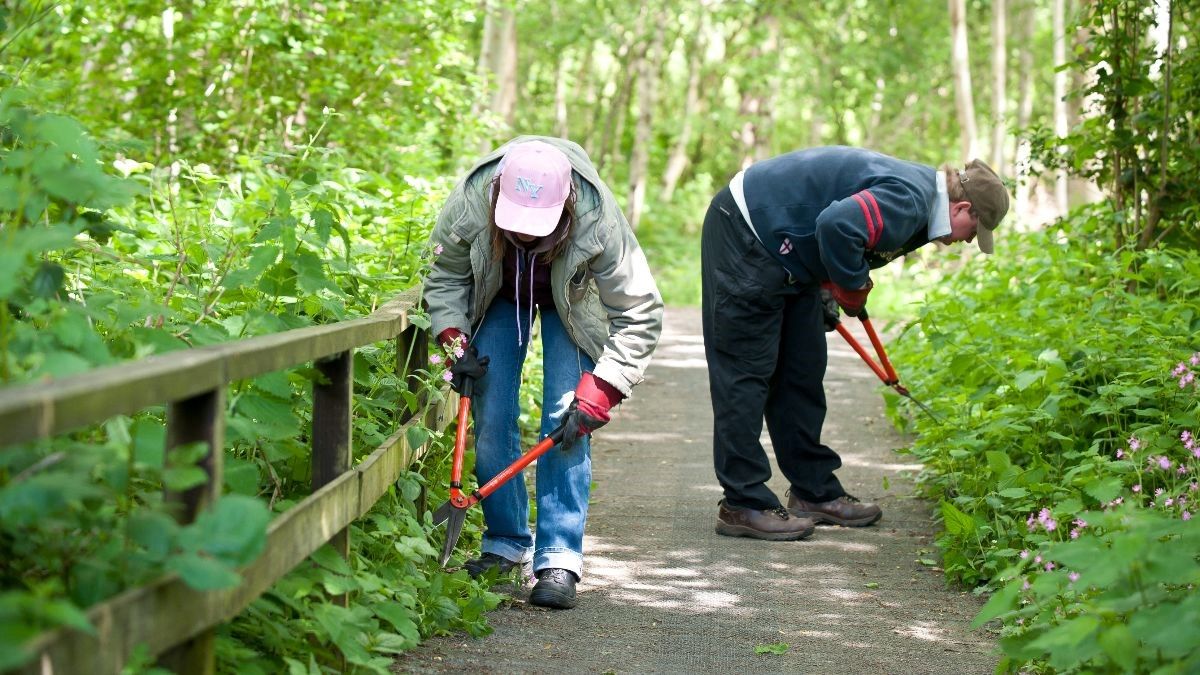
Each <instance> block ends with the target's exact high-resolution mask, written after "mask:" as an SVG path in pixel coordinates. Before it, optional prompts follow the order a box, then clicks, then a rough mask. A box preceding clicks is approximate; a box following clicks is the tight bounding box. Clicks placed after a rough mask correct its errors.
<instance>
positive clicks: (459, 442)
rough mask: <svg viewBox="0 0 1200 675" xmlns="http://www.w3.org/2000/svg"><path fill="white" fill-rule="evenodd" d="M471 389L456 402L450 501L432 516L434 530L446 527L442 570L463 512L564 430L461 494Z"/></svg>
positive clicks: (464, 515)
mask: <svg viewBox="0 0 1200 675" xmlns="http://www.w3.org/2000/svg"><path fill="white" fill-rule="evenodd" d="M473 385H474V382H473V381H472V380H470V379H468V380H466V381H465V382H464V383H463V391H462V395H461V396H460V398H459V399H458V431H457V432H456V433H455V436H454V460H453V462H454V463H453V464H452V465H451V467H450V499H449V500H447V501H446V503H444V504H442V505H441V506H439V507H438V509H437V510H436V511H434V512H433V525H434V527H437V526H438V525H441V524H442V523H446V542H445V543H444V544H443V545H442V557H441V564H442V566H443V567H444V566H445V565H446V561H448V560H450V553H451V552H452V551H453V550H454V545H455V544H457V543H458V538H459V536H460V535H461V534H462V529H463V522H464V521H465V520H466V518H467V509H469V508H471V507H472V506H474V505H476V504H478V503H479V502H480V501H482V500H484V499H486V498H487V496H488V495H490V494H492V493H493V492H495V491H496V489H497V488H499V487H500V486H501V485H503V484H504V483H506V482H508V480H509V479H511V478H512V477H513V476H515V475H517V474H518V473H520V472H521V471H522V470H523V469H524V468H525V467H527V466H529V464H530V463H531V462H533V460H535V459H537V458H538V457H541V456H542V455H543V454H545V453H546V451H547V450H549V449H550V448H552V447H554V446H555V444H557V443H560V442H562V437H563V432H564V427H563V426H561V425H560V426H559V427H558V428H557V429H555V430H554V431H552V432H550V435H549V436H547V437H546V438H544V439H542V441H541V442H540V443H538V444H537V445H535V446H533V447H532V448H530V449H529V451H528V452H526V453H525V454H523V455H521V456H520V457H518V458H517V459H516V461H514V462H513V463H512V464H509V465H508V467H506V468H505V469H504V470H503V471H501V472H500V473H498V474H496V476H495V477H493V478H492V479H491V480H489V481H488V482H487V483H484V484H483V485H481V486H480V487H479V488H478V489H476V490H475V491H474V492H472V493H471V494H470V495H467V494H465V493H464V492H463V490H462V468H463V455H464V454H466V449H467V416H468V414H469V412H470V410H471V393H472V389H473V388H474V387H473Z"/></svg>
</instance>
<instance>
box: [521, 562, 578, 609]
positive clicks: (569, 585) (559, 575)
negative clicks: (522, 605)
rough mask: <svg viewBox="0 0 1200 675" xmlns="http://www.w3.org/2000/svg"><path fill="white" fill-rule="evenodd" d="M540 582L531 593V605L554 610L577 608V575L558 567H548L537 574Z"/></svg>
mask: <svg viewBox="0 0 1200 675" xmlns="http://www.w3.org/2000/svg"><path fill="white" fill-rule="evenodd" d="M537 578H538V582H537V583H536V584H534V585H533V590H532V591H530V592H529V604H531V605H538V606H539V607H550V608H552V609H571V608H572V607H574V606H575V583H576V582H577V581H578V579H576V578H575V573H574V572H572V571H570V570H564V569H559V568H557V567H547V568H546V569H544V570H539V571H538V573H537Z"/></svg>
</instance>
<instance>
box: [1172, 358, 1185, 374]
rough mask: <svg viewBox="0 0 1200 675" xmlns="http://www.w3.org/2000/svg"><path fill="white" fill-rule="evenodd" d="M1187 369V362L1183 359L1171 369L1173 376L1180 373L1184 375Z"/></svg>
mask: <svg viewBox="0 0 1200 675" xmlns="http://www.w3.org/2000/svg"><path fill="white" fill-rule="evenodd" d="M1187 369H1188V367H1187V364H1186V363H1184V362H1183V361H1180V362H1179V363H1177V364H1175V367H1174V368H1172V369H1171V376H1172V377H1179V376H1180V375H1183V374H1184V373H1186V372H1187Z"/></svg>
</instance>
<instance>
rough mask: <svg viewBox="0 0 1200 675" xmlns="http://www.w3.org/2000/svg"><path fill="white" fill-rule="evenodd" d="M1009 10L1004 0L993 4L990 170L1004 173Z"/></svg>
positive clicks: (995, 1) (1006, 130)
mask: <svg viewBox="0 0 1200 675" xmlns="http://www.w3.org/2000/svg"><path fill="white" fill-rule="evenodd" d="M1007 14H1008V6H1007V3H1006V2H1005V0H992V167H993V168H994V169H995V170H996V171H998V172H1000V173H1007V174H1009V175H1012V174H1011V172H1008V171H1005V169H1004V137H1005V136H1006V135H1007V132H1008V126H1007V124H1006V123H1005V117H1006V113H1007V108H1008V82H1007V79H1008V77H1007V76H1008V16H1007Z"/></svg>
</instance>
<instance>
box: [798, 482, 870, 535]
mask: <svg viewBox="0 0 1200 675" xmlns="http://www.w3.org/2000/svg"><path fill="white" fill-rule="evenodd" d="M787 510H788V512H789V513H791V514H792V515H793V516H796V517H797V518H812V519H813V520H815V521H816V522H818V523H832V524H834V525H841V526H842V527H866V526H867V525H870V524H871V523H874V522H875V521H877V520H879V518H880V517H881V516H883V509H881V508H879V506H877V505H875V504H864V503H863V502H861V501H859V499H858V498H857V497H854V496H851V495H842V496H841V497H838V498H837V499H831V500H829V501H827V502H810V501H805V500H803V499H800V498H798V497H797V496H796V495H794V494H792V492H791V490H789V491H788V505H787Z"/></svg>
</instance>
